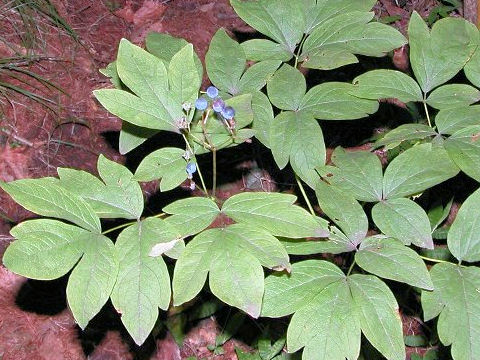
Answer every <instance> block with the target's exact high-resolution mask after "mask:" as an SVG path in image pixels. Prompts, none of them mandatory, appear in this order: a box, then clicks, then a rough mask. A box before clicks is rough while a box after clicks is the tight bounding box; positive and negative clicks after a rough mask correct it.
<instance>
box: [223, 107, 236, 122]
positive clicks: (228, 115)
mask: <svg viewBox="0 0 480 360" xmlns="http://www.w3.org/2000/svg"><path fill="white" fill-rule="evenodd" d="M222 116H223V117H224V118H225V119H227V120H230V119H233V117H234V116H235V110H234V109H233V107H231V106H227V107H225V109H223V110H222Z"/></svg>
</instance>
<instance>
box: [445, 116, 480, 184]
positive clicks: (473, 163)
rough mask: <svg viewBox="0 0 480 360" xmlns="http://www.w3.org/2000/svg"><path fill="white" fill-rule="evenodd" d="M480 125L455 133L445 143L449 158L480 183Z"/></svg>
mask: <svg viewBox="0 0 480 360" xmlns="http://www.w3.org/2000/svg"><path fill="white" fill-rule="evenodd" d="M479 138H480V125H473V126H468V127H466V128H463V129H461V130H458V131H457V132H455V133H454V134H453V135H452V136H450V137H449V138H448V139H447V140H446V141H445V143H444V146H445V149H446V150H447V153H448V156H450V158H451V159H452V160H453V161H454V162H455V164H457V166H458V167H459V168H460V169H461V170H462V171H463V172H464V173H465V174H467V175H468V176H470V177H471V178H473V179H475V180H477V181H479V182H480V166H479V164H480V141H479Z"/></svg>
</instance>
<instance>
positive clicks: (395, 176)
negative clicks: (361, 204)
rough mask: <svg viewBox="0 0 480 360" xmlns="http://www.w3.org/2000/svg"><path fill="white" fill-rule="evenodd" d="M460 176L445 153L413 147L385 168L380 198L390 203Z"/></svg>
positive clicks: (430, 146)
mask: <svg viewBox="0 0 480 360" xmlns="http://www.w3.org/2000/svg"><path fill="white" fill-rule="evenodd" d="M458 172H459V169H458V167H457V166H456V165H455V164H454V163H453V162H452V160H450V158H449V156H448V154H447V152H446V151H445V149H444V148H443V147H442V146H440V145H435V144H432V143H427V144H419V145H416V146H414V147H412V148H410V149H408V150H406V151H405V152H403V153H402V154H400V155H399V156H397V157H396V158H395V159H393V161H392V162H391V163H390V164H389V165H388V167H387V169H386V170H385V174H384V177H383V198H384V199H392V198H397V197H402V196H409V195H413V194H416V193H419V192H422V191H424V190H425V189H428V188H430V187H432V186H434V185H437V184H440V183H441V182H444V181H445V180H448V179H450V178H452V177H454V176H455V175H457V174H458Z"/></svg>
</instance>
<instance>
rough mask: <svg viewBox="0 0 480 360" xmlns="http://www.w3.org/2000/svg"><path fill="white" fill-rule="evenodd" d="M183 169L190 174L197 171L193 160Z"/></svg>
mask: <svg viewBox="0 0 480 360" xmlns="http://www.w3.org/2000/svg"><path fill="white" fill-rule="evenodd" d="M185 170H186V171H187V173H188V174H189V175H190V176H191V175H192V174H193V173H195V171H197V165H195V163H193V162H189V163H188V164H187V168H186V169H185Z"/></svg>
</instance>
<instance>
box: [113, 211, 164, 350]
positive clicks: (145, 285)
mask: <svg viewBox="0 0 480 360" xmlns="http://www.w3.org/2000/svg"><path fill="white" fill-rule="evenodd" d="M162 227H163V221H162V220H160V219H157V218H148V219H146V220H143V221H139V222H137V223H136V224H134V225H131V226H129V227H127V228H125V229H124V230H123V231H122V232H121V233H120V235H119V236H118V238H117V242H116V243H115V252H116V256H117V259H118V261H119V264H120V266H119V271H118V278H117V282H116V283H115V287H114V288H113V292H112V295H111V298H112V302H113V306H114V307H115V309H116V310H117V311H118V312H119V313H120V314H121V320H122V323H123V325H124V326H125V328H126V329H127V331H128V333H129V334H130V336H132V338H133V340H134V341H135V343H136V344H137V345H141V344H142V343H143V342H144V341H145V340H146V338H147V337H148V335H149V334H150V332H151V331H152V329H153V327H154V325H155V322H156V321H157V317H158V308H159V307H160V308H161V309H163V310H166V309H167V308H168V305H169V303H170V277H169V275H168V269H167V266H166V265H165V262H164V261H163V259H162V258H161V257H151V256H149V253H150V251H151V249H152V246H153V245H154V244H155V241H156V240H157V235H158V232H161V231H162Z"/></svg>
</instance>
